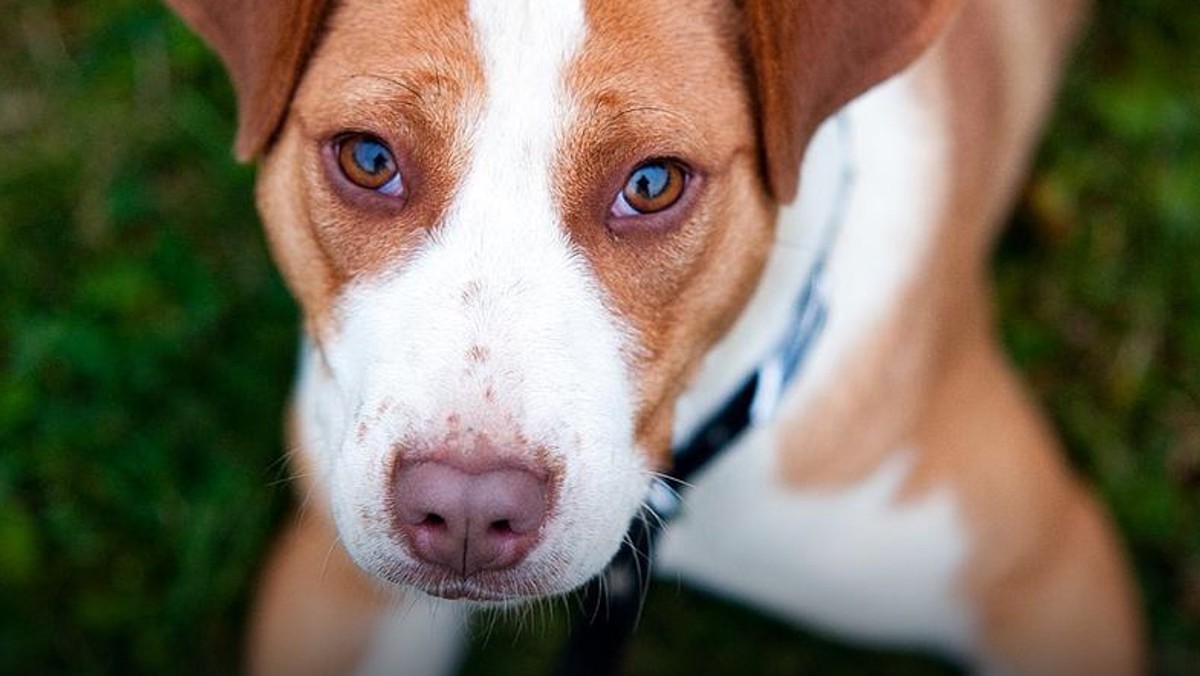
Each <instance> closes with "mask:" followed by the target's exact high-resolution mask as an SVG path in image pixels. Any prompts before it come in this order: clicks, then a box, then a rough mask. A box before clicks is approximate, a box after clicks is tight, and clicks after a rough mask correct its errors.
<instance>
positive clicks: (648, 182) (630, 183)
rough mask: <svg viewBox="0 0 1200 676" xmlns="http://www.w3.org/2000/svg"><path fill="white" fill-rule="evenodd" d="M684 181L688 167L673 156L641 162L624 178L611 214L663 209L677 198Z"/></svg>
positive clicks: (651, 211) (619, 214)
mask: <svg viewBox="0 0 1200 676" xmlns="http://www.w3.org/2000/svg"><path fill="white" fill-rule="evenodd" d="M686 183H687V170H685V169H684V168H683V165H681V164H680V163H679V162H676V161H675V160H669V159H659V160H648V161H646V162H643V163H641V164H639V165H638V166H637V167H635V168H634V170H633V171H632V172H630V173H629V178H627V179H625V186H624V187H623V188H622V189H621V192H619V193H617V198H616V199H615V200H613V204H612V215H613V216H616V217H618V218H623V217H626V216H637V215H639V214H653V213H657V212H659V211H663V210H665V209H667V208H669V207H670V206H671V205H673V204H675V203H676V202H678V201H679V198H680V197H681V196H682V195H683V188H684V184H686Z"/></svg>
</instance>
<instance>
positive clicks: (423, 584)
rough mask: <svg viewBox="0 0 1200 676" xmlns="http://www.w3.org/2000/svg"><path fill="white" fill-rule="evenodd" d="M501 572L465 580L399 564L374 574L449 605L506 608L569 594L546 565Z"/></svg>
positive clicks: (436, 569) (431, 568)
mask: <svg viewBox="0 0 1200 676" xmlns="http://www.w3.org/2000/svg"><path fill="white" fill-rule="evenodd" d="M522 568H528V570H522V569H511V570H504V571H481V572H478V573H475V574H473V575H470V576H469V577H464V576H462V575H461V574H460V573H457V572H455V571H451V570H447V569H444V568H439V567H435V566H429V565H425V564H421V563H398V564H395V565H391V566H386V567H384V568H383V569H381V570H377V571H375V573H376V575H378V576H379V577H380V578H382V579H383V580H385V581H387V582H389V583H391V584H394V585H396V586H398V587H403V588H408V589H416V590H417V591H420V592H422V593H424V594H428V595H429V596H434V597H437V598H441V599H446V600H449V601H467V602H470V603H474V604H477V605H482V606H507V605H512V604H516V603H523V602H526V601H532V600H536V599H540V598H545V597H548V596H557V595H560V594H564V593H567V592H569V591H571V589H570V588H566V589H559V588H558V587H557V585H555V584H554V582H553V581H554V580H558V579H559V577H560V576H559V575H558V574H557V572H558V571H555V570H553V567H552V566H548V565H544V564H543V565H530V566H526V567H522Z"/></svg>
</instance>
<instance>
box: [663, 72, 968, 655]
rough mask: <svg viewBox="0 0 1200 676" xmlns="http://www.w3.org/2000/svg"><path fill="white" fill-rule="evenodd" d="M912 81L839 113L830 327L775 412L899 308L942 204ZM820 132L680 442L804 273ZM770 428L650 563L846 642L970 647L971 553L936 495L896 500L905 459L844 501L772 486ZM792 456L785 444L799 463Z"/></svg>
mask: <svg viewBox="0 0 1200 676" xmlns="http://www.w3.org/2000/svg"><path fill="white" fill-rule="evenodd" d="M915 88H916V83H915V82H914V81H913V77H912V76H910V75H906V76H901V77H898V78H895V79H893V80H891V81H889V82H887V83H885V84H884V85H882V86H880V87H878V88H877V89H875V90H873V91H872V92H870V93H868V94H867V95H865V96H864V97H862V98H860V99H859V100H857V101H855V102H854V103H852V104H851V105H850V106H849V107H848V108H847V109H846V111H845V112H844V114H845V115H846V116H847V119H848V122H849V128H850V130H851V134H852V138H851V143H850V146H849V147H850V150H851V152H850V155H849V158H848V159H849V162H850V163H851V165H852V168H853V171H854V173H855V179H854V189H853V193H852V195H851V197H850V200H849V202H848V203H847V205H846V207H847V210H846V212H845V218H844V221H843V222H842V223H841V226H840V231H839V232H838V233H837V239H836V243H835V246H834V249H833V250H832V254H831V259H830V261H829V264H828V270H827V282H828V286H827V288H828V290H829V317H828V322H827V324H826V327H825V329H824V331H823V333H822V334H821V335H820V336H819V338H818V339H817V341H816V343H815V345H814V347H813V349H812V352H811V354H810V355H809V356H808V359H807V361H806V363H805V365H804V366H803V368H802V369H801V372H800V374H799V376H798V377H797V379H796V381H795V382H794V383H793V384H792V386H791V387H790V389H789V391H788V392H787V393H786V395H785V403H784V409H783V412H782V413H783V414H784V415H790V416H795V415H799V414H800V413H801V412H802V411H803V409H804V407H805V406H806V405H807V404H808V403H809V401H811V399H812V397H813V396H814V395H815V394H817V393H819V392H821V391H823V390H826V389H827V388H829V387H836V383H834V382H832V378H833V377H834V375H835V374H836V373H837V372H838V371H839V370H840V369H841V368H842V367H843V364H842V362H843V360H844V359H845V358H846V357H847V356H848V355H850V354H852V353H853V351H854V349H855V348H856V347H858V346H859V345H860V344H861V343H862V341H863V340H864V339H865V338H867V337H868V336H869V335H871V332H872V330H873V329H874V328H875V327H876V326H878V324H879V322H881V321H882V320H883V319H884V318H885V316H886V313H887V312H888V311H889V310H890V309H891V308H894V307H896V306H897V303H898V301H899V298H900V296H901V294H903V293H904V292H905V290H906V288H907V285H908V284H909V283H910V281H911V280H912V279H913V277H914V274H915V272H916V270H917V266H918V265H920V263H921V261H922V260H923V259H924V257H925V255H926V254H927V252H928V250H929V247H930V244H931V237H932V233H931V229H932V226H933V224H934V223H935V222H936V217H937V209H939V208H940V206H941V202H942V199H943V192H942V190H943V186H944V184H945V177H944V176H942V175H941V174H940V173H939V171H938V168H939V167H940V166H945V165H944V163H943V159H944V158H943V154H944V152H945V148H946V140H945V138H944V136H943V134H944V133H945V132H944V126H943V125H941V121H940V120H939V119H938V118H937V113H936V110H935V109H933V108H932V107H929V106H927V104H924V103H923V99H922V96H921V95H920V94H919V93H918V92H917V91H916V89H915ZM837 135H838V134H837V132H836V130H835V129H833V128H832V127H831V125H830V124H829V123H827V124H826V125H825V126H824V127H823V128H822V130H821V131H820V133H819V134H818V136H817V138H816V139H815V142H814V143H813V145H812V146H811V147H810V149H809V153H808V155H807V156H806V161H805V166H804V172H803V178H802V183H801V187H800V195H801V198H800V200H799V202H798V203H797V204H794V205H792V206H791V207H789V208H787V209H785V210H784V212H783V214H782V215H781V219H780V223H779V237H778V239H779V240H780V245H779V246H778V247H777V248H776V250H775V251H773V252H772V257H771V259H770V261H769V263H768V268H767V270H766V272H765V275H764V278H763V281H762V283H761V285H760V287H759V289H758V292H757V294H756V296H755V297H754V299H753V300H752V302H751V304H750V306H749V307H748V308H747V311H746V313H745V314H744V315H743V316H742V318H741V319H740V320H739V322H738V323H737V324H736V325H735V326H734V328H733V329H732V330H731V332H730V333H729V335H728V336H727V337H726V339H725V340H724V341H722V343H721V344H720V345H718V347H717V348H716V349H715V350H714V351H713V352H712V354H711V355H710V357H709V359H708V360H707V362H706V365H705V368H704V369H703V371H702V372H701V374H700V377H699V378H698V379H697V381H696V383H695V385H694V386H693V388H692V389H691V390H689V392H688V393H687V395H686V396H685V398H684V400H682V401H681V404H680V407H679V408H680V411H681V414H682V415H681V416H680V419H679V422H678V425H677V428H676V434H677V436H683V435H684V434H686V433H687V431H688V430H689V429H690V428H691V426H693V425H694V424H695V423H696V421H697V420H699V419H701V416H703V415H704V414H705V413H706V412H707V411H709V410H712V408H713V407H715V406H716V405H718V404H719V403H720V402H721V401H723V400H724V398H725V397H726V396H728V394H729V392H730V391H731V390H732V388H733V387H734V386H735V384H736V383H737V382H739V381H740V379H741V378H744V377H745V375H746V373H748V372H749V371H750V369H751V368H752V367H753V365H754V364H757V363H758V362H759V361H760V360H761V359H762V356H763V355H764V354H766V353H767V351H768V350H769V349H770V347H771V345H772V344H773V341H774V340H775V339H776V337H777V336H778V335H779V332H781V331H782V329H783V325H784V320H785V318H786V316H787V306H788V304H789V303H791V302H793V301H794V299H795V297H796V294H797V291H798V289H799V288H800V286H801V285H802V284H803V283H804V280H805V279H806V278H807V276H808V270H809V269H810V266H811V263H812V259H813V251H814V249H815V243H816V241H817V240H818V239H819V237H820V231H821V229H822V228H823V227H824V225H825V220H824V219H826V218H827V217H828V214H829V213H830V211H831V210H832V209H833V208H834V207H833V205H831V204H829V200H830V198H831V194H832V192H833V191H834V190H835V188H836V176H837V175H838V174H839V173H840V171H841V169H842V167H843V165H844V163H845V162H846V160H847V158H846V156H845V154H844V152H843V148H844V147H845V146H844V145H843V144H840V143H836V142H834V141H835V140H836V137H837ZM772 446H773V443H772V437H771V430H770V429H764V430H759V431H757V432H756V433H755V434H754V435H753V436H752V439H751V440H748V441H746V442H743V443H742V444H740V445H739V446H738V447H736V448H734V449H731V450H730V451H728V452H727V455H725V456H723V457H722V458H721V459H720V461H719V462H718V463H717V465H716V466H714V467H712V468H711V469H710V471H708V472H707V473H705V474H703V475H702V476H700V477H699V478H698V479H697V480H696V481H695V487H694V488H693V489H692V490H691V491H690V492H689V493H688V494H687V496H686V502H685V507H684V512H683V516H682V518H681V520H680V521H679V522H678V523H677V524H675V525H674V526H672V528H671V529H670V530H669V531H668V533H667V534H666V537H665V539H664V545H663V551H662V562H663V563H664V565H665V568H666V569H667V570H674V571H678V572H680V573H682V574H683V575H684V576H685V577H688V578H692V579H695V580H697V581H699V582H701V583H702V584H704V585H707V586H710V587H712V588H715V589H717V590H720V591H721V592H723V593H726V594H732V595H736V596H740V597H743V598H745V599H747V600H750V601H752V602H755V603H758V604H761V605H763V606H765V607H766V608H769V609H771V610H773V611H774V612H776V613H778V614H780V615H782V616H784V617H787V618H790V619H794V620H805V621H808V622H813V623H816V624H818V625H820V626H823V627H826V628H829V629H834V630H837V631H840V632H844V633H848V634H851V635H854V636H858V637H862V638H867V639H876V640H886V641H904V642H919V643H926V644H931V645H935V646H938V647H940V648H942V649H944V650H947V651H949V652H952V653H955V654H962V653H964V652H965V651H968V650H969V649H970V646H971V645H972V642H973V641H974V638H973V622H972V618H971V613H970V612H969V610H968V608H967V606H966V604H965V602H964V600H963V599H961V598H960V597H959V595H958V593H957V590H958V589H959V588H960V583H961V575H962V568H963V565H964V560H965V557H966V554H967V551H968V547H969V543H968V541H967V533H966V530H965V527H964V525H963V524H962V522H961V519H960V517H959V514H958V507H957V500H956V498H955V496H954V495H953V494H952V493H950V492H949V491H948V489H947V490H942V491H940V492H936V493H933V494H928V495H925V496H922V497H921V499H919V500H915V501H909V502H904V503H899V502H896V501H895V499H894V498H895V495H896V492H897V491H898V489H899V488H900V486H901V484H902V482H903V479H904V477H905V475H906V474H907V471H908V466H909V464H910V462H911V460H910V458H909V456H908V455H904V454H900V455H896V456H893V457H892V458H890V459H889V460H888V461H886V462H885V463H883V464H882V465H881V466H880V467H879V468H878V469H877V470H876V471H875V473H874V474H872V475H871V476H870V477H869V478H867V479H866V480H865V481H864V482H862V483H861V484H859V485H857V486H854V487H851V488H848V489H846V490H843V491H836V492H834V491H828V492H800V491H797V490H795V489H789V488H787V487H785V486H783V485H782V484H781V483H780V482H779V481H778V479H777V476H778V471H777V468H776V465H775V456H774V453H775V452H776V451H775V450H774V449H773V447H772ZM802 451H803V449H789V452H802Z"/></svg>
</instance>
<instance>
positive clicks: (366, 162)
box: [337, 134, 404, 197]
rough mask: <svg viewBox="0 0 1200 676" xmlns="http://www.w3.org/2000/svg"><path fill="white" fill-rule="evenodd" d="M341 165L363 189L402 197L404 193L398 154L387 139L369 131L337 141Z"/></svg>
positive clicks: (345, 173) (351, 179)
mask: <svg viewBox="0 0 1200 676" xmlns="http://www.w3.org/2000/svg"><path fill="white" fill-rule="evenodd" d="M337 161H338V167H339V168H340V169H341V170H342V175H343V176H345V177H346V178H347V179H348V180H349V181H350V182H351V183H353V184H354V185H357V186H358V187H360V188H366V189H367V190H374V191H375V192H378V193H382V194H384V195H388V196H390V197H399V196H400V194H401V193H403V192H404V183H403V181H402V180H401V178H400V170H399V169H398V168H397V167H396V157H395V155H393V154H392V151H391V149H390V148H388V147H387V145H386V144H384V142H383V141H380V140H379V139H377V138H375V137H374V136H371V135H369V134H347V135H346V136H344V137H343V138H342V139H340V140H339V141H338V142H337Z"/></svg>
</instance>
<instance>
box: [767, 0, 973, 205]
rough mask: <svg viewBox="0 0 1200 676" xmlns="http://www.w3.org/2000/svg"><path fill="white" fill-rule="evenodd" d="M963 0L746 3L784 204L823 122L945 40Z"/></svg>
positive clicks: (770, 168)
mask: <svg viewBox="0 0 1200 676" xmlns="http://www.w3.org/2000/svg"><path fill="white" fill-rule="evenodd" d="M958 5H959V0H745V2H744V6H743V11H744V13H745V20H746V23H747V29H748V35H747V38H748V41H749V46H750V56H751V60H752V63H753V70H754V78H755V84H756V86H757V93H758V105H759V108H760V110H759V120H760V122H759V124H760V130H761V132H760V133H761V135H762V143H763V152H764V153H765V157H764V163H765V167H766V170H767V174H768V175H767V178H768V183H769V186H770V188H771V193H772V195H773V196H774V197H775V199H776V200H777V201H779V202H781V203H786V202H790V201H791V200H792V199H793V198H794V197H795V195H796V187H797V185H796V184H797V181H798V179H799V174H800V162H801V160H802V159H803V155H804V149H805V147H806V146H807V145H808V141H809V139H810V138H811V137H812V134H813V133H814V132H815V131H816V128H817V126H818V125H820V123H821V122H822V121H823V120H824V119H825V118H826V117H828V116H829V115H831V114H833V113H834V112H836V111H837V110H838V109H839V108H840V107H842V105H844V104H845V103H847V102H848V101H850V100H851V99H853V98H854V97H855V96H857V95H859V94H861V93H862V92H864V91H866V90H867V89H868V88H869V87H871V86H873V85H875V84H877V83H879V82H881V81H882V80H884V79H886V78H887V77H888V76H890V75H893V74H895V73H896V72H898V71H900V70H901V69H902V68H903V67H904V66H905V65H907V64H908V63H909V62H910V61H912V60H913V59H915V58H916V57H917V55H919V54H920V53H921V52H922V51H923V50H924V49H925V48H926V47H927V46H929V44H930V43H931V42H932V41H933V39H934V38H935V37H936V36H937V35H938V33H939V32H940V31H941V29H942V28H943V26H944V25H945V24H946V22H947V20H948V19H949V17H950V16H951V15H952V14H953V13H954V10H955V9H957V7H958Z"/></svg>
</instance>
